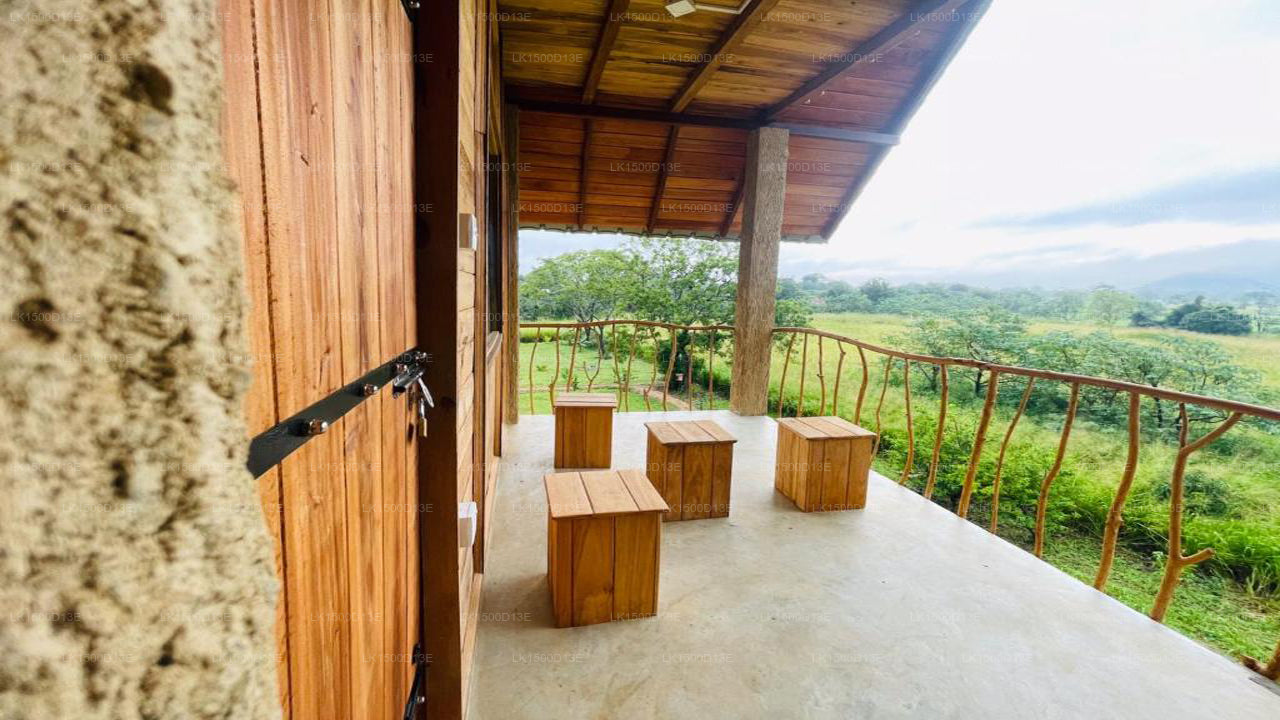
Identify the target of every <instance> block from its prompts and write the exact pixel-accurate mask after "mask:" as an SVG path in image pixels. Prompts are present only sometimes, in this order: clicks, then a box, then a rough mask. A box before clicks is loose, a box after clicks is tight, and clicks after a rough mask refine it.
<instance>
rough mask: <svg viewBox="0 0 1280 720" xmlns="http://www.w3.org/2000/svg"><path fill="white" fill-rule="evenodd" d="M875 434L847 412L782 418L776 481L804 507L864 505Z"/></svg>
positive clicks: (835, 507) (830, 508) (847, 507)
mask: <svg viewBox="0 0 1280 720" xmlns="http://www.w3.org/2000/svg"><path fill="white" fill-rule="evenodd" d="M875 439H876V434H875V433H873V432H871V431H870V430H864V429H863V428H860V427H858V426H857V425H854V424H853V423H851V422H849V421H848V420H845V419H844V418H839V417H806V418H783V419H781V420H779V421H778V464H777V469H776V472H775V473H774V479H773V486H774V487H775V488H777V490H778V492H781V493H782V494H783V495H786V496H787V497H788V498H789V499H790V500H791V502H793V503H795V504H796V507H798V508H800V509H801V510H803V511H805V512H815V511H818V512H821V511H827V510H856V509H859V508H864V507H866V506H867V476H868V475H869V474H870V472H871V451H872V448H873V445H874V444H875Z"/></svg>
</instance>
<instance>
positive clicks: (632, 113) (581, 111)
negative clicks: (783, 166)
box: [511, 96, 760, 130]
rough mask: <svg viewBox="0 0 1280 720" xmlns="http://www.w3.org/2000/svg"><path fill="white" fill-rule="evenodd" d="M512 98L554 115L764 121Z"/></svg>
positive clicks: (741, 125)
mask: <svg viewBox="0 0 1280 720" xmlns="http://www.w3.org/2000/svg"><path fill="white" fill-rule="evenodd" d="M511 102H513V103H515V104H516V105H518V106H520V109H521V110H524V111H526V112H542V113H551V114H554V115H574V116H576V117H590V118H604V119H611V120H641V121H645V122H656V123H664V124H667V125H701V126H704V127H722V128H738V129H742V130H751V129H753V128H755V127H758V126H759V125H760V123H758V122H756V121H755V120H752V119H746V120H740V119H736V118H728V117H716V116H713V115H686V114H683V113H669V112H663V111H661V110H642V109H639V108H620V107H608V106H604V105H581V104H577V103H566V102H554V101H545V100H528V99H521V98H520V97H518V96H513V97H512V100H511Z"/></svg>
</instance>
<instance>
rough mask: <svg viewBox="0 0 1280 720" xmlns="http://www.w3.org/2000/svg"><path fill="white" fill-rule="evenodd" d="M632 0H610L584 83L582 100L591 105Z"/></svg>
mask: <svg viewBox="0 0 1280 720" xmlns="http://www.w3.org/2000/svg"><path fill="white" fill-rule="evenodd" d="M630 6H631V0H610V1H609V11H608V15H606V16H605V18H604V25H602V26H601V27H600V37H599V38H597V39H596V49H595V52H593V53H592V55H591V66H590V67H589V68H588V69H587V79H586V82H584V83H583V84H582V102H583V103H584V104H587V105H590V104H591V103H593V102H595V101H596V90H598V89H599V88H600V78H601V77H603V76H604V66H605V64H606V63H608V62H609V56H610V55H612V54H613V44H614V43H615V42H617V41H618V31H619V30H620V29H622V18H623V17H625V16H626V14H627V8H629V7H630Z"/></svg>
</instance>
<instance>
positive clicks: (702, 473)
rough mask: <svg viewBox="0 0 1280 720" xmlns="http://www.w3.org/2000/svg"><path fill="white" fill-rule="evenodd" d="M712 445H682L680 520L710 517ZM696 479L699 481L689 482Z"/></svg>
mask: <svg viewBox="0 0 1280 720" xmlns="http://www.w3.org/2000/svg"><path fill="white" fill-rule="evenodd" d="M713 449H714V448H713V447H712V446H711V445H706V444H689V445H685V446H684V468H683V469H684V473H683V474H684V476H685V480H686V481H685V482H684V490H683V492H682V494H683V498H682V502H683V505H682V506H681V508H680V517H681V519H682V520H699V519H702V518H708V517H711V484H710V483H709V482H707V480H709V479H710V477H711V469H712V451H713ZM690 479H697V480H700V482H690V481H689V480H690Z"/></svg>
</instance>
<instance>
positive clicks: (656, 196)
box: [644, 125, 680, 233]
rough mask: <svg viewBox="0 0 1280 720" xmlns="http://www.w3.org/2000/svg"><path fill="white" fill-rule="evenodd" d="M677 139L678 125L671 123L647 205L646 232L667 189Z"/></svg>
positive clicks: (651, 228)
mask: <svg viewBox="0 0 1280 720" xmlns="http://www.w3.org/2000/svg"><path fill="white" fill-rule="evenodd" d="M679 139H680V126H679V125H672V126H671V131H670V132H668V133H667V150H666V152H664V153H663V154H662V166H661V167H659V168H658V187H657V188H655V189H654V191H653V203H652V204H651V205H650V206H649V222H648V224H646V225H645V226H644V227H645V232H646V233H652V232H653V228H654V224H655V223H657V221H658V208H659V207H660V205H661V204H662V194H663V193H664V192H666V190H667V177H669V175H670V173H669V171H670V169H671V160H672V158H674V157H675V155H676V142H677V141H678V140H679Z"/></svg>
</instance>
